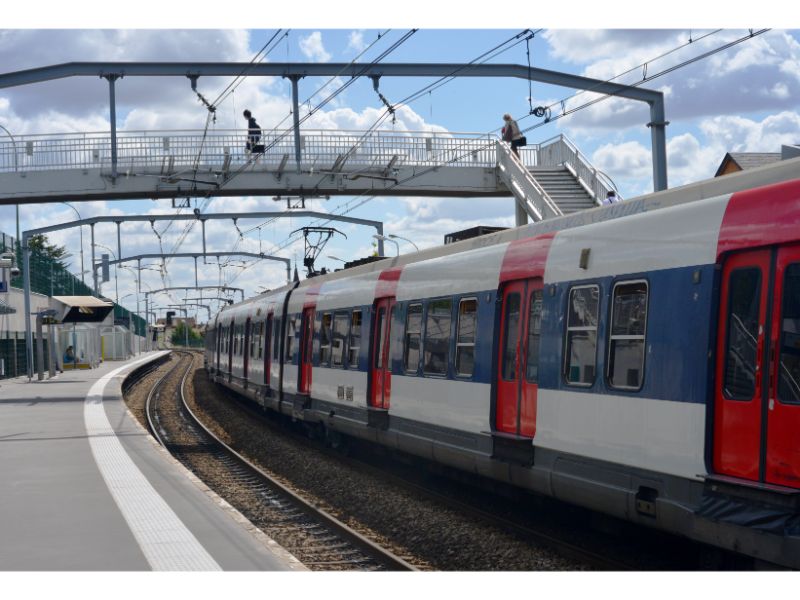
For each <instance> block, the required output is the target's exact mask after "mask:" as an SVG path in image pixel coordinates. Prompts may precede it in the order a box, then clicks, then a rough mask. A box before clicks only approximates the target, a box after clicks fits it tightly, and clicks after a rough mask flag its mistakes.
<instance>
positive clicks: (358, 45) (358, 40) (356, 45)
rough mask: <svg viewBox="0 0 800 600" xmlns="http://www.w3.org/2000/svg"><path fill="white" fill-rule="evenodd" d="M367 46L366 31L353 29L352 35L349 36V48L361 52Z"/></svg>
mask: <svg viewBox="0 0 800 600" xmlns="http://www.w3.org/2000/svg"><path fill="white" fill-rule="evenodd" d="M366 47H367V44H366V43H364V32H363V31H351V32H350V36H349V37H348V38H347V50H355V51H356V52H361V51H362V50H364V48H366Z"/></svg>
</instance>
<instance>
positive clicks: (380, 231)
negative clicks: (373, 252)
mask: <svg viewBox="0 0 800 600" xmlns="http://www.w3.org/2000/svg"><path fill="white" fill-rule="evenodd" d="M375 229H377V230H378V235H379V236H381V237H383V223H379V224H377V225H375ZM377 240H378V256H386V255H385V254H384V247H383V240H382V239H381V238H377Z"/></svg>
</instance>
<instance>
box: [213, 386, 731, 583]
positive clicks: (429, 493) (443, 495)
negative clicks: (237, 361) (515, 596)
mask: <svg viewBox="0 0 800 600" xmlns="http://www.w3.org/2000/svg"><path fill="white" fill-rule="evenodd" d="M215 389H216V390H217V391H218V392H219V393H220V394H223V395H227V397H229V398H236V399H237V400H239V401H238V402H237V403H236V404H237V405H238V406H239V407H240V408H241V409H242V411H243V412H245V413H246V414H247V415H248V416H249V418H251V419H253V420H255V421H257V422H258V423H259V425H257V426H256V427H255V429H262V430H264V431H269V432H270V433H269V434H267V436H271V435H272V433H273V432H274V433H275V434H278V433H279V434H280V435H284V436H289V437H291V438H293V439H294V440H295V441H296V442H297V443H298V444H300V445H303V446H308V445H309V444H310V443H313V442H310V440H309V439H308V438H307V436H306V435H305V434H304V433H302V432H299V431H291V430H289V429H287V428H285V427H279V426H278V424H276V422H275V418H274V417H270V416H267V415H265V414H264V413H263V411H261V410H260V409H258V408H257V407H255V406H254V405H252V404H251V403H250V402H248V401H247V400H246V399H244V398H242V397H241V396H238V395H236V394H234V393H233V392H230V391H228V390H224V391H223V389H221V388H218V387H215ZM220 425H221V423H220ZM267 428H269V429H267ZM235 436H236V434H235V433H234V432H231V436H230V438H231V439H232V438H234V437H235ZM359 444H360V443H359V442H356V445H359ZM314 446H315V450H316V451H317V452H322V453H324V454H326V455H327V456H329V457H330V458H331V459H333V460H336V461H340V462H345V463H347V464H349V465H350V466H351V467H352V469H353V470H355V471H358V472H359V473H360V474H362V475H369V476H370V477H373V478H374V479H376V480H380V481H383V482H386V483H385V485H387V486H393V487H396V488H402V489H404V490H408V491H409V492H410V493H411V494H415V495H417V496H419V497H423V498H425V499H427V500H430V501H431V502H433V503H435V504H437V505H439V506H440V507H446V508H448V509H450V511H451V512H453V513H456V514H458V515H459V516H460V517H461V518H462V519H464V520H467V519H470V518H471V519H473V520H475V521H478V522H480V523H483V524H486V525H489V526H490V527H491V528H494V529H497V530H499V531H502V532H505V533H507V534H509V535H510V536H511V537H514V538H518V539H522V540H526V541H527V542H528V543H530V544H531V545H532V546H533V547H539V548H542V547H543V548H546V549H548V550H551V551H552V552H553V553H555V554H558V555H559V556H561V557H564V558H566V559H568V560H569V561H573V562H574V563H575V564H576V565H580V566H576V567H574V568H584V569H586V568H588V569H593V570H610V571H627V570H648V571H649V570H669V571H674V570H703V569H707V568H715V569H718V568H725V567H723V565H722V563H714V564H710V565H709V564H704V562H703V555H702V553H705V552H708V551H711V550H713V549H711V548H710V547H708V546H705V545H702V544H698V543H696V542H693V541H691V540H687V539H683V538H678V537H675V536H670V535H668V534H666V533H664V532H659V531H656V530H649V529H643V528H641V527H637V526H634V525H630V524H627V523H623V522H618V521H615V520H610V519H606V518H604V517H602V515H597V514H595V513H592V512H591V511H588V510H585V509H578V508H577V507H570V506H567V505H563V503H558V502H555V501H549V500H547V499H541V500H542V502H543V504H542V506H541V507H540V506H539V505H538V504H536V505H535V507H534V506H532V505H531V504H530V503H527V504H526V503H524V502H523V503H516V502H509V501H507V499H505V498H503V497H500V496H497V495H496V494H487V493H482V492H479V491H477V490H476V489H475V488H474V487H473V486H470V485H467V486H464V485H460V484H458V483H456V482H454V481H451V480H447V482H446V483H445V484H444V485H441V484H442V482H443V481H444V480H445V479H444V478H442V477H433V478H431V477H430V476H420V473H421V472H422V471H423V469H420V468H419V467H418V466H417V463H413V465H412V466H411V467H408V466H407V465H403V464H402V463H399V466H400V468H397V467H398V465H397V464H396V465H395V466H394V467H392V466H390V465H391V464H392V463H393V462H396V461H394V460H389V461H385V460H384V459H383V457H380V458H376V456H375V454H374V450H373V452H371V453H370V451H366V452H363V451H358V452H351V453H348V455H347V456H346V457H345V456H343V455H342V453H341V452H340V451H337V450H333V449H331V448H330V447H327V446H325V445H323V444H322V443H315V444H314ZM432 480H436V485H434V486H433V487H432V486H431V482H432ZM467 490H470V491H467ZM472 492H475V493H474V494H473V493H472ZM487 506H491V508H486V507H487ZM499 507H502V508H499ZM508 507H512V508H511V509H510V510H506V509H508ZM559 507H560V508H559ZM345 510H347V509H345ZM526 512H527V513H537V512H541V515H544V518H535V519H529V520H528V519H524V518H521V516H520V515H521V514H522V513H526ZM541 515H539V516H540V517H541ZM549 515H552V517H551V516H549ZM573 517H577V518H575V523H569V524H568V525H567V526H564V525H563V524H564V523H565V522H567V521H570V520H571V519H573ZM354 518H356V517H354ZM598 523H599V525H600V526H599V529H598V528H597V527H596V525H597V524H598ZM615 527H621V531H615V530H614V528H615ZM534 551H536V550H534ZM714 565H717V566H716V567H715V566H714ZM435 568H440V569H443V568H444V569H446V568H448V567H447V565H446V564H441V563H440V564H437V565H436V566H435ZM457 568H463V567H457ZM511 568H514V567H511ZM568 568H573V567H568ZM738 568H741V567H738Z"/></svg>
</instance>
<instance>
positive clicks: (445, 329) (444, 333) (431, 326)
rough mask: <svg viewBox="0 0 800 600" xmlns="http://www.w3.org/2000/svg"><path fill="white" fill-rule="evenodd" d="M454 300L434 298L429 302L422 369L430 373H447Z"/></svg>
mask: <svg viewBox="0 0 800 600" xmlns="http://www.w3.org/2000/svg"><path fill="white" fill-rule="evenodd" d="M451 305H452V302H451V300H450V299H449V298H448V299H446V300H432V301H431V302H429V303H428V317H427V319H426V320H425V342H424V345H423V348H424V349H423V357H422V371H423V372H424V373H428V374H430V375H446V374H447V358H448V354H449V350H450V321H451V320H452V310H451Z"/></svg>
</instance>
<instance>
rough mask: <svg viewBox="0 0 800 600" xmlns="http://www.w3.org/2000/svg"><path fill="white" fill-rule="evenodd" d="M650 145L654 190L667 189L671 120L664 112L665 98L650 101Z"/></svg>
mask: <svg viewBox="0 0 800 600" xmlns="http://www.w3.org/2000/svg"><path fill="white" fill-rule="evenodd" d="M649 104H650V122H649V123H648V124H647V126H648V127H649V128H650V145H651V146H652V150H653V190H654V191H656V192H660V191H662V190H666V189H667V134H666V128H667V125H669V121H667V120H666V117H665V112H664V98H663V97H662V98H661V99H660V100H657V101H655V102H650V103H649Z"/></svg>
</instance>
